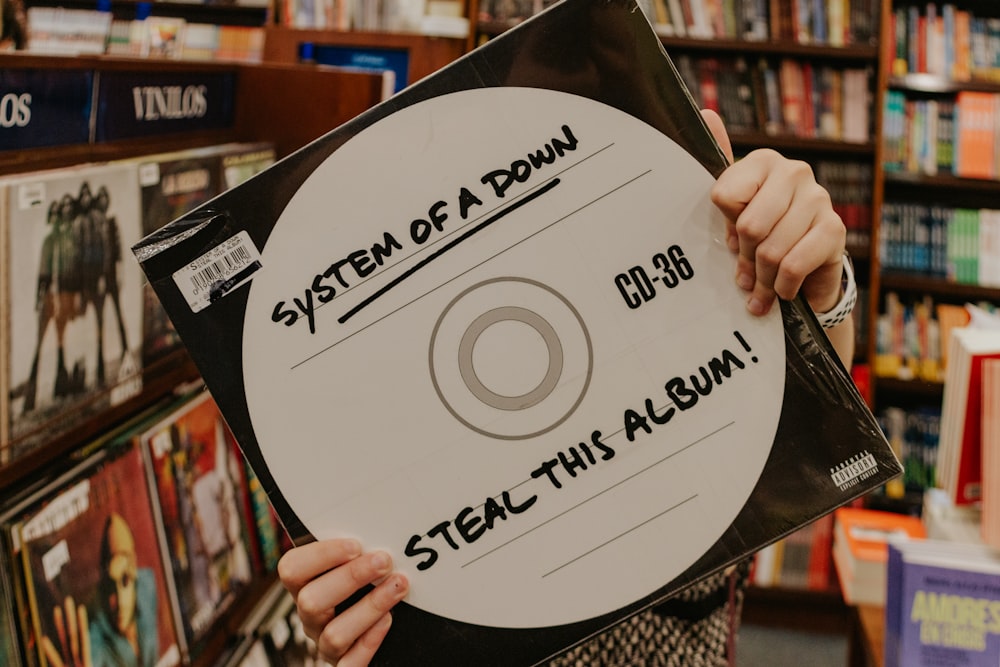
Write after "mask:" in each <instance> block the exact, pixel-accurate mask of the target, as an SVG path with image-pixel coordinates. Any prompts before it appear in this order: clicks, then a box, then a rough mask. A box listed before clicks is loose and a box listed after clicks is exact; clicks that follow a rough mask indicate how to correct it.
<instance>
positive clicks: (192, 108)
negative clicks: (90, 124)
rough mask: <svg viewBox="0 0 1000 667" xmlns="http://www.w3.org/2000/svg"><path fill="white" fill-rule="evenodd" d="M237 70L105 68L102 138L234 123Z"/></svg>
mask: <svg viewBox="0 0 1000 667" xmlns="http://www.w3.org/2000/svg"><path fill="white" fill-rule="evenodd" d="M235 95H236V72H235V71H232V72H197V71H178V72H148V71H144V72H100V73H99V75H98V84H97V119H96V123H95V128H96V130H95V139H96V141H98V142H103V141H114V140H117V139H133V138H136V137H148V136H156V135H163V134H174V133H178V132H196V131H202V130H219V129H224V128H228V127H232V125H233V120H234V118H235V114H234V98H235Z"/></svg>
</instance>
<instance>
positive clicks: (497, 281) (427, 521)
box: [243, 87, 785, 628]
mask: <svg viewBox="0 0 1000 667" xmlns="http://www.w3.org/2000/svg"><path fill="white" fill-rule="evenodd" d="M690 131H692V132H701V131H702V130H701V129H700V128H696V129H692V130H690ZM713 182H714V181H713V179H712V177H711V175H710V174H709V173H708V172H707V171H706V170H705V169H704V168H703V167H702V166H701V165H700V164H699V163H698V162H697V161H696V160H695V159H694V158H693V157H692V156H691V155H690V154H688V153H687V152H686V151H684V150H683V149H682V148H681V147H680V146H678V145H677V144H676V143H675V142H674V141H672V140H671V139H669V138H668V137H666V136H664V135H663V134H661V133H660V132H658V131H657V130H655V129H654V128H652V127H650V126H648V125H646V124H645V123H643V122H641V121H639V120H638V119H636V118H635V117H633V116H630V115H628V114H625V113H623V112H621V111H619V110H617V109H614V108H612V107H609V106H606V105H604V104H601V103H598V102H595V101H593V100H590V99H587V98H581V97H577V96H574V95H569V94H566V93H561V92H555V91H550V90H543V89H534V88H508V87H503V88H484V89H475V90H467V91H461V92H456V93H452V94H448V95H443V96H440V97H436V98H432V99H429V100H426V101H424V102H420V103H417V104H414V105H412V106H409V107H406V108H404V109H401V110H399V111H396V112H395V113H393V114H391V115H389V116H387V117H385V118H384V119H382V120H380V121H378V122H376V123H374V124H373V125H371V126H370V127H368V128H366V129H364V130H363V131H361V132H359V133H358V134H357V135H356V136H354V137H353V138H351V139H350V140H348V141H347V142H346V143H345V144H344V145H343V146H341V147H340V148H339V149H338V150H337V151H336V152H334V153H333V154H331V155H330V156H329V157H328V158H327V159H326V160H325V161H324V162H323V163H322V164H320V165H319V166H318V167H317V168H316V169H315V170H314V171H313V172H312V173H311V174H310V175H309V176H308V178H306V180H305V181H304V182H303V183H302V185H301V187H300V188H299V189H298V190H297V191H296V192H295V194H294V195H293V197H292V198H291V200H290V201H289V204H288V206H287V207H286V208H285V210H284V211H283V212H282V214H281V216H280V218H279V219H278V221H277V222H276V223H275V226H274V229H273V231H272V232H271V234H270V236H269V238H268V240H267V243H266V245H265V247H264V248H262V249H261V265H262V268H261V269H260V270H259V271H258V272H257V273H256V274H255V275H254V278H253V280H252V282H251V284H250V293H249V297H248V303H247V311H246V320H245V322H244V334H243V361H244V378H243V379H244V386H245V392H246V399H247V404H248V408H249V412H250V417H251V420H252V423H253V428H254V432H255V435H256V437H257V441H258V443H259V445H260V449H261V455H262V457H263V458H264V460H265V462H266V464H267V466H268V469H269V470H270V472H271V474H272V476H273V478H274V480H275V483H276V484H277V486H278V488H279V489H280V491H281V493H282V495H283V496H284V498H285V500H286V501H287V502H288V504H289V505H290V507H291V508H292V510H293V511H294V512H295V513H296V515H297V516H298V517H299V518H300V519H301V520H302V522H303V523H304V525H305V527H306V528H307V529H308V530H309V531H310V532H311V533H312V534H313V535H314V536H316V537H317V538H320V539H323V538H329V537H342V536H353V537H357V538H358V539H360V540H361V542H362V543H363V544H364V546H365V548H366V549H376V548H378V549H387V550H388V551H389V552H390V553H391V554H392V555H393V559H394V563H395V564H396V566H397V567H398V568H399V569H400V570H402V571H404V572H405V573H406V574H407V576H409V578H410V580H411V589H410V594H409V596H408V597H407V599H406V601H407V602H408V603H410V604H412V605H414V606H416V607H419V608H421V609H424V610H426V611H428V612H431V613H434V614H438V615H440V616H443V617H447V618H452V619H457V620H461V621H465V622H469V623H475V624H480V625H486V626H495V627H510V628H531V627H545V626H554V625H561V624H566V623H572V622H576V621H580V620H584V619H588V618H592V617H595V616H598V615H601V614H606V613H609V612H613V611H614V610H617V609H620V608H621V607H623V606H625V605H628V604H629V603H631V602H633V601H635V600H637V599H639V598H641V597H644V596H645V595H648V594H649V593H652V592H654V591H656V590H658V589H660V588H662V587H663V586H665V585H666V584H668V583H669V582H670V581H671V580H672V579H674V578H675V577H677V576H678V575H679V574H680V573H682V572H683V571H684V570H686V569H687V568H688V567H690V566H691V564H692V563H694V562H695V561H696V560H697V559H698V558H699V557H700V556H701V555H702V554H704V553H705V551H706V550H707V549H709V548H710V547H711V546H712V545H713V544H714V543H715V542H716V541H717V540H718V539H719V538H720V536H722V535H723V533H724V532H725V531H726V529H727V528H728V527H729V525H730V524H731V523H732V521H733V520H734V518H735V517H736V515H737V514H738V513H739V511H740V510H741V508H742V507H743V506H744V505H745V503H746V501H747V499H748V497H749V495H750V493H751V491H752V489H753V487H754V486H755V484H756V482H757V480H758V478H759V476H760V473H761V470H762V469H763V466H764V463H765V461H766V459H767V457H768V455H769V453H770V450H771V444H772V442H773V440H774V435H775V432H776V429H777V423H778V418H779V415H780V412H781V399H782V396H783V391H784V378H785V356H784V355H785V347H784V335H783V329H782V325H781V317H780V312H779V309H777V308H774V309H772V313H770V314H768V315H767V316H765V317H762V318H756V317H753V316H752V315H750V314H749V313H748V311H747V310H746V307H745V301H746V295H745V294H744V293H742V292H741V290H739V289H738V288H737V287H736V285H735V268H736V262H735V258H734V257H733V255H732V254H731V253H730V252H729V250H728V249H727V247H726V243H725V221H724V219H723V217H722V215H721V213H720V212H719V211H718V210H717V209H716V208H715V207H714V205H712V203H711V200H710V197H709V192H710V189H711V187H712V184H713Z"/></svg>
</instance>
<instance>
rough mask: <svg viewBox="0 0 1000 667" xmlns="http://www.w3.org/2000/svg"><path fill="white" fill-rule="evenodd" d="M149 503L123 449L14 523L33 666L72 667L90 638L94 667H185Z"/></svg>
mask: <svg viewBox="0 0 1000 667" xmlns="http://www.w3.org/2000/svg"><path fill="white" fill-rule="evenodd" d="M150 500H151V499H150V496H149V493H148V489H147V487H146V482H145V474H144V471H143V461H142V454H141V453H140V451H139V449H138V448H137V447H135V446H129V445H127V444H126V445H124V446H120V447H109V448H105V449H102V450H101V451H100V452H98V453H95V454H93V455H91V456H89V457H87V459H86V460H85V461H84V463H82V464H81V465H80V467H79V468H78V469H77V471H76V474H75V475H74V476H73V477H72V478H71V479H70V480H68V481H66V482H58V483H54V484H53V485H52V487H51V488H50V489H49V490H48V492H47V493H46V494H45V495H44V496H43V497H42V499H41V500H40V501H39V502H38V503H37V504H36V505H33V506H31V507H29V508H27V509H26V510H25V511H24V512H23V513H22V514H21V515H20V516H19V517H18V518H17V520H16V521H15V522H14V525H13V527H12V530H13V531H14V534H15V535H16V544H17V545H19V546H18V551H19V556H20V558H21V562H22V564H23V565H22V568H23V575H24V582H23V586H24V589H25V599H26V601H27V603H28V606H29V609H30V610H31V622H32V632H33V637H34V638H35V642H34V644H33V645H32V648H31V650H32V651H33V653H34V654H35V655H36V656H37V657H36V660H37V663H36V664H38V665H40V666H41V667H46V666H47V665H51V664H58V662H56V661H57V660H58V659H59V657H60V656H61V657H62V660H64V661H68V659H69V658H68V656H69V655H70V654H71V649H70V645H71V643H72V644H73V645H74V646H80V645H81V644H80V642H81V635H80V634H79V633H82V632H84V630H86V632H87V634H86V636H85V639H84V641H85V642H88V643H89V648H90V651H91V656H90V658H91V660H92V662H93V664H115V661H118V662H119V663H121V664H129V662H131V663H132V664H158V665H165V666H167V665H178V664H180V662H181V651H180V645H179V639H178V636H177V633H176V631H175V626H174V623H173V613H172V611H171V607H170V598H169V595H168V589H167V582H166V571H165V570H164V564H163V561H162V559H161V555H160V551H159V546H158V543H157V539H156V528H155V525H154V522H153V513H152V506H151V504H150ZM121 633H128V634H133V633H134V634H135V636H136V642H135V644H134V645H133V644H130V643H129V642H127V641H122V639H121Z"/></svg>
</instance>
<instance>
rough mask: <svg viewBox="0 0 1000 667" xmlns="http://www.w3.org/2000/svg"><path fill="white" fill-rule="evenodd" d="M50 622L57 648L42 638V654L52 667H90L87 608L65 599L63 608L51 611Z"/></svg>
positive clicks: (47, 638) (50, 641) (91, 662)
mask: <svg viewBox="0 0 1000 667" xmlns="http://www.w3.org/2000/svg"><path fill="white" fill-rule="evenodd" d="M52 620H53V622H54V623H55V626H56V634H57V635H58V636H59V648H56V645H55V644H54V643H53V642H52V640H51V639H50V638H49V637H45V636H43V637H42V641H41V644H42V653H44V654H45V659H46V661H48V663H49V665H51V666H52V667H91V665H93V661H92V659H91V655H90V622H89V621H88V620H87V608H86V607H85V606H83V605H82V604H81V605H79V606H78V605H77V604H76V603H75V602H74V601H73V598H72V597H67V598H66V600H65V601H64V603H63V607H56V608H55V609H54V610H53V611H52Z"/></svg>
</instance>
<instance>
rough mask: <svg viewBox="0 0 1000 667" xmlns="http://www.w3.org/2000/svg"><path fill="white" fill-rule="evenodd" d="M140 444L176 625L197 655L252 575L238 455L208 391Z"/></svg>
mask: <svg viewBox="0 0 1000 667" xmlns="http://www.w3.org/2000/svg"><path fill="white" fill-rule="evenodd" d="M137 440H138V442H139V446H140V447H141V449H142V452H143V456H145V458H146V461H147V473H148V475H149V480H150V495H151V496H152V498H153V500H154V505H155V511H154V516H155V518H156V519H157V527H158V529H159V533H160V540H161V545H162V547H163V549H162V551H163V553H164V554H165V557H164V561H165V562H167V563H169V566H170V571H171V574H172V577H173V584H174V592H175V596H176V599H177V604H176V605H175V610H176V611H177V612H178V613H177V614H176V623H177V625H178V627H180V628H182V630H183V632H184V635H185V638H186V645H187V647H188V651H189V653H190V654H191V655H192V656H197V655H198V654H199V653H200V652H201V651H202V650H203V647H204V643H205V641H206V640H207V638H208V637H209V636H211V633H212V632H213V631H217V630H218V629H219V627H218V626H219V622H220V619H222V618H223V617H224V616H225V614H226V613H227V611H228V610H229V609H231V608H232V607H233V605H234V604H235V603H236V602H237V601H238V600H239V599H240V597H241V596H242V595H243V594H244V593H245V592H246V590H247V588H248V586H249V585H250V583H251V581H252V580H253V577H254V566H253V560H252V556H251V545H250V536H249V525H248V517H247V515H246V514H245V512H244V503H243V497H242V494H243V492H244V483H243V456H242V454H240V452H239V450H238V449H237V448H236V443H235V441H234V440H233V438H232V437H231V436H230V435H229V432H228V429H227V428H226V424H225V422H224V421H223V419H222V415H221V414H220V412H219V409H218V407H217V406H216V404H215V401H213V400H212V395H211V394H209V393H208V392H200V393H198V394H195V395H193V396H192V397H191V399H190V400H188V401H186V402H184V403H183V404H181V405H178V406H176V407H175V408H174V409H172V410H170V411H169V412H167V413H165V414H163V415H161V418H160V419H159V420H158V421H157V422H156V423H155V424H152V425H151V426H150V427H149V428H147V429H145V430H144V431H143V432H142V433H140V434H139V435H138V436H137Z"/></svg>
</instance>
